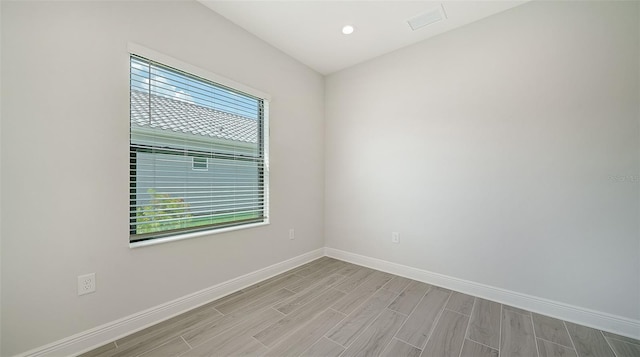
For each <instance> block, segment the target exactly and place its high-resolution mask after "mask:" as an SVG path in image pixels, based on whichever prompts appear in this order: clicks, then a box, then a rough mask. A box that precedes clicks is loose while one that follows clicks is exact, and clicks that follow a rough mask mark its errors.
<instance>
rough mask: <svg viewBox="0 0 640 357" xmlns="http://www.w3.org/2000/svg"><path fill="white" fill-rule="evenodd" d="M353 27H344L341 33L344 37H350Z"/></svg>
mask: <svg viewBox="0 0 640 357" xmlns="http://www.w3.org/2000/svg"><path fill="white" fill-rule="evenodd" d="M353 30H354V29H353V26H351V25H346V26H345V27H343V28H342V33H343V34H345V35H351V34H352V33H353Z"/></svg>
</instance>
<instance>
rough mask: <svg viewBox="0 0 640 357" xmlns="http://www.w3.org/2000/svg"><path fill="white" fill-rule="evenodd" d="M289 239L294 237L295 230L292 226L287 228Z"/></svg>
mask: <svg viewBox="0 0 640 357" xmlns="http://www.w3.org/2000/svg"><path fill="white" fill-rule="evenodd" d="M289 239H296V231H295V230H294V229H293V228H291V229H289Z"/></svg>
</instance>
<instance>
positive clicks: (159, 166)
mask: <svg viewBox="0 0 640 357" xmlns="http://www.w3.org/2000/svg"><path fill="white" fill-rule="evenodd" d="M190 68H191V67H190ZM201 72H203V71H201ZM212 76H213V75H212ZM267 104H268V103H267V100H266V99H265V98H261V97H259V96H255V95H251V94H248V93H244V92H241V91H240V90H237V89H234V88H231V87H229V86H225V85H221V84H219V83H214V82H213V81H211V80H209V79H205V78H202V77H200V76H196V75H193V74H189V73H186V72H184V71H182V70H180V69H176V66H172V67H169V66H167V65H163V64H160V63H157V62H154V61H152V60H150V59H147V58H145V57H141V56H138V55H133V54H132V55H131V57H130V105H131V110H130V144H129V148H130V181H129V190H130V191H129V192H130V198H129V233H130V242H131V243H136V242H142V241H148V240H152V239H158V238H168V237H181V236H183V235H185V234H187V233H195V232H205V231H206V232H212V231H215V230H222V229H228V228H236V227H243V226H253V225H255V224H256V223H268V218H267V217H268V202H267V201H268V200H267V197H268V196H267V192H268V168H267V166H266V162H267V151H268V150H267V149H268V144H267V136H266V133H267V115H266V114H267V113H266V107H267Z"/></svg>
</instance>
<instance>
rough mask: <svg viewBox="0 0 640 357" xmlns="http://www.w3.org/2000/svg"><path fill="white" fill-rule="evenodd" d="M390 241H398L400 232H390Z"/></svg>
mask: <svg viewBox="0 0 640 357" xmlns="http://www.w3.org/2000/svg"><path fill="white" fill-rule="evenodd" d="M391 242H392V243H396V244H397V243H400V233H398V232H391Z"/></svg>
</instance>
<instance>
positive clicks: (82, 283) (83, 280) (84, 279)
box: [78, 273, 96, 296]
mask: <svg viewBox="0 0 640 357" xmlns="http://www.w3.org/2000/svg"><path fill="white" fill-rule="evenodd" d="M95 291H96V273H91V274H85V275H79V276H78V296H79V295H84V294H90V293H93V292H95Z"/></svg>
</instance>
